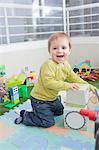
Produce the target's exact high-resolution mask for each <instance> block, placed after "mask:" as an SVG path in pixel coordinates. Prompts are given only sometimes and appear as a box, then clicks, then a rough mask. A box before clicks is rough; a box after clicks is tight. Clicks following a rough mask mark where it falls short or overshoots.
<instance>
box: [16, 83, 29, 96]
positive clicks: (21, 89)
mask: <svg viewBox="0 0 99 150" xmlns="http://www.w3.org/2000/svg"><path fill="white" fill-rule="evenodd" d="M18 93H19V97H22V98H26V97H28V92H27V86H26V85H19V86H18Z"/></svg>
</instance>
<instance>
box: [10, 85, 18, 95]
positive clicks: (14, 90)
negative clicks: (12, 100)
mask: <svg viewBox="0 0 99 150" xmlns="http://www.w3.org/2000/svg"><path fill="white" fill-rule="evenodd" d="M15 94H18V87H17V86H14V87H11V88H10V95H11V96H13V95H15Z"/></svg>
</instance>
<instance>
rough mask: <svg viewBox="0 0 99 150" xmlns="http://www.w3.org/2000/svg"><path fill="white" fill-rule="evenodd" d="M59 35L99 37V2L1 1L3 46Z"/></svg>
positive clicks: (1, 39)
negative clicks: (56, 33) (58, 32)
mask: <svg viewBox="0 0 99 150" xmlns="http://www.w3.org/2000/svg"><path fill="white" fill-rule="evenodd" d="M64 2H65V3H64ZM72 6H73V7H72ZM56 31H66V32H67V33H68V34H69V35H70V36H99V3H98V0H75V1H72V0H54V1H53V0H28V1H27V0H0V44H9V43H16V42H24V41H30V40H31V41H32V40H42V39H47V38H48V37H49V36H50V34H52V33H54V32H56Z"/></svg>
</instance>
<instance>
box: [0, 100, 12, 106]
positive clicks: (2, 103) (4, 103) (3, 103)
mask: <svg viewBox="0 0 99 150" xmlns="http://www.w3.org/2000/svg"><path fill="white" fill-rule="evenodd" d="M10 102H11V101H10V100H9V99H8V100H7V101H6V102H1V103H0V105H6V104H8V103H10Z"/></svg>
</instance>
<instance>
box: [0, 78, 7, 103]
mask: <svg viewBox="0 0 99 150" xmlns="http://www.w3.org/2000/svg"><path fill="white" fill-rule="evenodd" d="M7 100H8V98H7V88H6V81H5V79H4V77H0V102H6V101H7Z"/></svg>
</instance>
